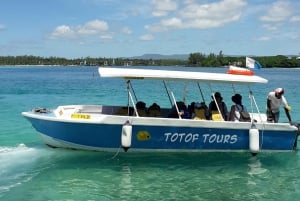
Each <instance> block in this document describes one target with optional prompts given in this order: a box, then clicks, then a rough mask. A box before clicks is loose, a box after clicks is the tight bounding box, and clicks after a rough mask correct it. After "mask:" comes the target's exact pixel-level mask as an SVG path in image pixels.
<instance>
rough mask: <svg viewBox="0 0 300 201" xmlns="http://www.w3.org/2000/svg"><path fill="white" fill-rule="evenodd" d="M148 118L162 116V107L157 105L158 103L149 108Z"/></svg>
mask: <svg viewBox="0 0 300 201" xmlns="http://www.w3.org/2000/svg"><path fill="white" fill-rule="evenodd" d="M148 116H149V117H161V114H160V106H159V105H157V104H156V103H153V104H152V105H151V106H150V107H149V108H148Z"/></svg>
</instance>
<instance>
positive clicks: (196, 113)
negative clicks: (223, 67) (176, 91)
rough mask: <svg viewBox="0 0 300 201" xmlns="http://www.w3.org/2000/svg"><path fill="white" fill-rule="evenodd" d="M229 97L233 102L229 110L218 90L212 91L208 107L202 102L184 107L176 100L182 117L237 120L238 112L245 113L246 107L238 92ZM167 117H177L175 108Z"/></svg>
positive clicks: (238, 118)
mask: <svg viewBox="0 0 300 201" xmlns="http://www.w3.org/2000/svg"><path fill="white" fill-rule="evenodd" d="M231 99H232V101H233V102H234V104H233V105H232V106H231V108H230V111H229V112H228V109H227V106H226V103H225V102H224V101H223V98H222V96H221V93H220V92H216V93H214V95H213V96H212V101H211V102H210V103H209V105H208V107H207V106H206V104H205V103H204V102H201V103H198V102H197V103H195V102H192V103H191V104H190V105H189V106H188V107H186V106H185V104H184V103H183V102H177V108H178V111H179V115H180V116H181V118H184V119H195V120H214V121H239V120H240V115H241V114H240V112H242V111H243V112H246V113H247V109H246V107H245V106H243V104H242V96H241V95H240V94H235V95H234V96H232V97H231ZM169 117H170V118H178V114H177V110H176V108H174V109H173V112H171V113H170V115H169Z"/></svg>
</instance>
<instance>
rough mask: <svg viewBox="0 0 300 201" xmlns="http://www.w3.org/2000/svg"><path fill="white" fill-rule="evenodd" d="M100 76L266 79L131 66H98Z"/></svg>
mask: <svg viewBox="0 0 300 201" xmlns="http://www.w3.org/2000/svg"><path fill="white" fill-rule="evenodd" d="M98 71H99V74H100V76H101V77H115V78H124V79H128V80H130V79H152V80H153V79H158V80H175V81H193V82H210V83H216V82H220V83H236V84H251V83H267V82H268V80H266V79H264V78H262V77H259V76H256V75H252V76H249V75H234V74H227V73H206V72H191V71H171V70H153V69H133V68H115V67H100V68H99V69H98Z"/></svg>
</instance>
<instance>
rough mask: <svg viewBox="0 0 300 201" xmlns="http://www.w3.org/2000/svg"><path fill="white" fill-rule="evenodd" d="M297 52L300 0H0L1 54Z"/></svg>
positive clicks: (76, 55)
mask: <svg viewBox="0 0 300 201" xmlns="http://www.w3.org/2000/svg"><path fill="white" fill-rule="evenodd" d="M220 51H222V53H223V54H224V55H249V56H250V55H251V56H275V55H299V54H300V1H299V0H1V4H0V56H19V55H33V56H41V57H65V58H70V59H71V58H81V57H109V58H118V57H132V56H141V55H143V54H162V55H172V54H190V53H196V52H199V53H203V54H206V55H207V54H210V53H214V54H219V52H220Z"/></svg>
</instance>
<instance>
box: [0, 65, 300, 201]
mask: <svg viewBox="0 0 300 201" xmlns="http://www.w3.org/2000/svg"><path fill="white" fill-rule="evenodd" d="M147 68H157V69H176V70H187V71H189V70H197V71H198V70H199V71H200V70H204V71H207V72H225V71H226V69H225V68H184V67H147ZM255 73H256V74H257V75H260V76H262V77H264V78H266V79H268V80H269V82H268V83H267V84H257V85H254V86H252V87H251V90H252V91H253V94H254V96H255V100H256V102H257V104H258V105H259V106H258V108H259V109H260V112H263V113H264V112H265V102H266V96H267V94H268V92H269V91H272V90H274V89H275V88H277V87H283V88H284V89H285V97H286V98H287V101H288V103H289V104H290V105H291V107H292V111H291V116H292V119H293V121H295V122H300V103H299V101H300V85H299V80H300V79H299V76H300V69H284V68H280V69H261V70H259V71H256V72H255ZM169 84H170V87H171V88H172V89H174V94H175V96H176V97H177V100H182V99H183V97H185V96H186V101H187V102H191V101H203V100H204V101H205V102H209V101H210V96H211V93H212V92H213V91H217V90H218V91H220V92H221V93H222V95H223V98H224V101H225V102H226V104H227V106H228V107H230V105H231V104H232V102H231V96H232V95H233V94H234V93H241V94H242V95H243V103H244V104H245V105H246V106H247V109H248V111H249V110H251V109H252V107H253V105H252V106H251V104H249V103H247V101H248V100H249V98H248V95H247V94H248V90H249V89H248V88H247V87H232V86H225V85H201V86H200V89H201V92H202V94H203V96H202V95H201V93H200V89H199V88H198V86H194V85H193V84H191V83H173V82H170V83H169ZM132 86H133V87H134V88H135V93H136V97H137V98H138V99H139V100H143V101H145V102H146V103H147V105H148V106H149V105H150V104H152V103H153V102H157V103H159V104H160V105H161V106H163V107H170V102H169V99H168V95H167V94H166V92H165V89H164V85H163V84H162V83H156V82H153V81H141V80H136V81H133V82H132ZM228 90H229V92H228ZM226 91H227V92H226ZM157 92H159V93H157ZM127 101H128V100H127V92H126V83H125V81H124V80H118V79H112V78H100V77H99V75H98V69H97V67H75V66H73V67H66V66H50V67H49V66H9V67H6V66H2V67H0V200H1V201H2V200H4V201H16V200H19V201H46V200H51V201H59V200H61V201H73V200H74V201H75V200H76V201H85V200H90V201H92V200H95V201H101V200H105V201H125V200H128V201H132V200H138V201H139V200H143V201H144V200H145V201H147V200H167V201H168V200H170V201H171V200H172V201H175V200H179V201H183V200H188V201H193V200H213V201H218V200H222V201H223V200H259V201H261V200H281V201H282V200H284V201H287V200H299V199H300V150H298V151H291V152H280V153H274V152H273V153H270V152H269V153H259V154H258V155H257V156H256V157H252V156H251V154H250V153H249V152H239V153H171V154H168V153H163V154H159V153H130V150H129V152H128V153H125V152H123V150H119V151H118V152H116V153H109V152H90V151H78V150H77V151H76V150H66V149H53V148H50V147H47V146H46V145H44V144H43V142H42V141H41V139H40V137H39V135H38V133H37V132H36V131H35V130H34V129H33V128H32V127H31V125H30V124H29V122H27V120H26V119H25V118H24V117H22V115H21V112H22V111H28V110H31V109H33V108H36V107H43V108H55V107H57V106H58V105H66V104H116V105H126V104H127ZM248 102H249V101H248ZM280 121H281V122H286V121H287V118H286V116H285V114H284V111H283V110H281V117H280Z"/></svg>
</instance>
